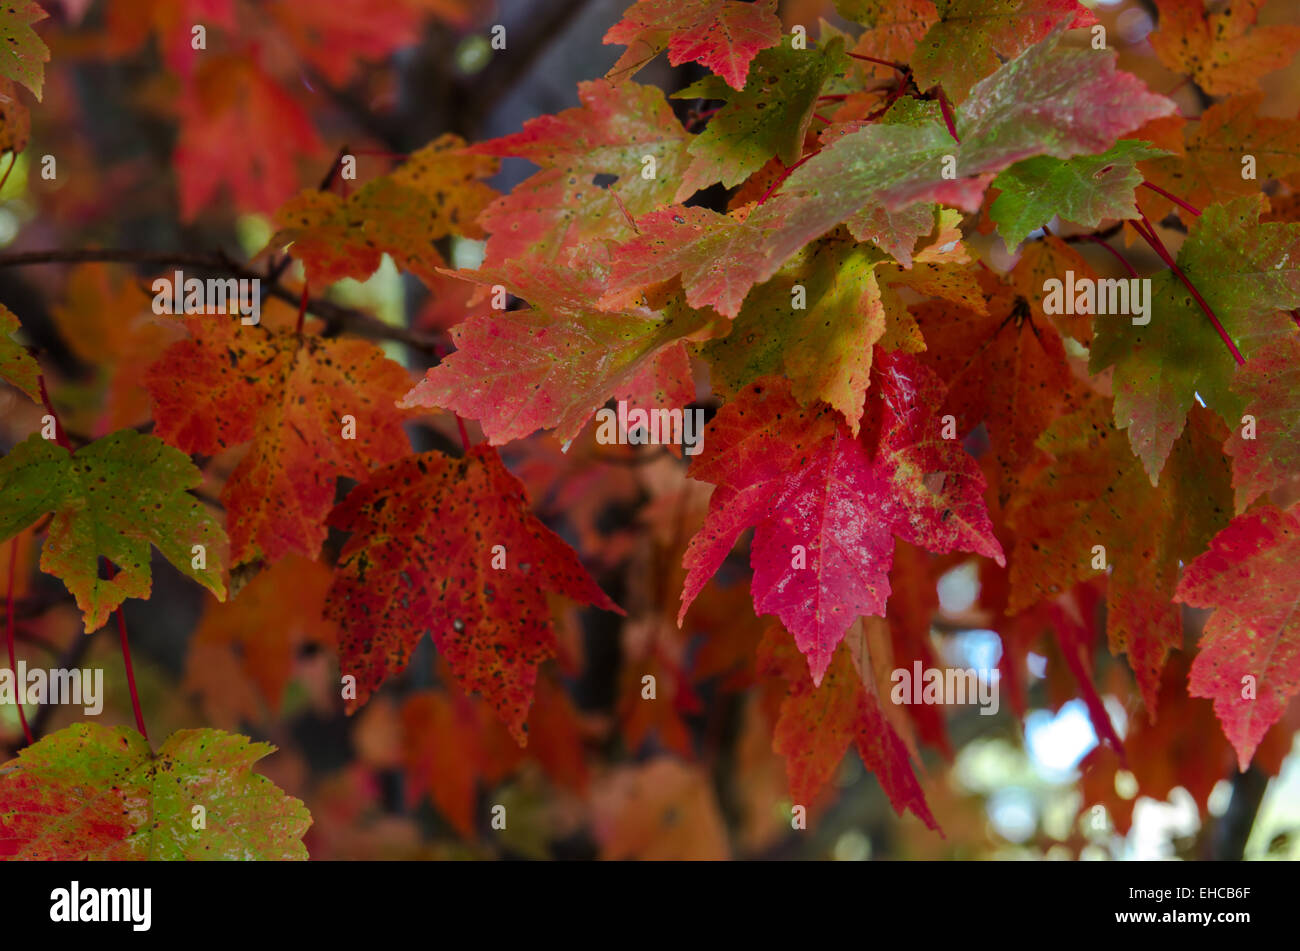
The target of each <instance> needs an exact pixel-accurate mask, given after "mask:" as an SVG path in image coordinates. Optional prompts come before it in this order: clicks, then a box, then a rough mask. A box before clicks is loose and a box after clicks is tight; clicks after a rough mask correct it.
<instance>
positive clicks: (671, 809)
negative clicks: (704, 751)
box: [591, 757, 731, 862]
mask: <svg viewBox="0 0 1300 951" xmlns="http://www.w3.org/2000/svg"><path fill="white" fill-rule="evenodd" d="M591 805H592V812H593V816H592V826H593V831H594V832H595V835H596V839H597V841H598V842H599V843H600V857H601V858H602V859H604V860H606V861H611V862H617V861H625V860H627V859H639V860H642V861H720V860H722V859H726V858H729V857H730V851H731V848H730V845H729V844H728V842H727V825H726V823H725V822H724V821H723V818H722V811H721V810H720V809H719V808H718V802H717V797H716V796H715V795H714V793H713V788H712V786H711V784H710V782H709V774H708V772H707V771H705V770H704V769H703V768H702V767H699V766H691V765H688V764H686V763H682V762H680V761H678V760H674V759H668V758H667V757H660V758H658V759H653V760H650V761H649V762H645V763H638V764H636V765H634V766H622V767H619V768H618V769H615V770H611V771H610V772H609V773H608V774H607V775H606V776H604V777H603V778H602V780H601V782H600V783H599V784H598V785H597V786H596V788H594V789H593V790H592V797H591Z"/></svg>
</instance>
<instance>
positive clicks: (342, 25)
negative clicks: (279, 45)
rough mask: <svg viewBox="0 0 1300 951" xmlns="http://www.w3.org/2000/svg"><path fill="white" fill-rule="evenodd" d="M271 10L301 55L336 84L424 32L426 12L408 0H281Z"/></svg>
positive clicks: (342, 82) (341, 83) (346, 80)
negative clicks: (420, 13)
mask: <svg viewBox="0 0 1300 951" xmlns="http://www.w3.org/2000/svg"><path fill="white" fill-rule="evenodd" d="M268 12H269V13H270V16H271V19H272V21H273V22H274V23H276V24H277V25H278V26H279V27H280V28H281V29H282V30H283V31H284V33H285V35H286V36H287V37H288V38H289V40H290V41H291V42H292V43H293V45H294V47H295V48H296V49H297V51H298V54H299V56H301V57H302V59H303V60H304V61H305V62H307V63H310V64H311V65H312V66H313V67H315V68H316V69H317V70H318V71H319V72H320V74H321V75H322V76H324V77H325V78H326V79H327V80H329V82H331V83H332V84H334V85H335V86H344V85H346V84H347V82H348V80H349V79H351V78H352V76H353V75H354V74H355V73H356V72H357V71H358V70H359V69H360V67H361V66H362V63H363V62H364V61H365V60H372V61H376V60H383V59H386V58H387V57H388V56H389V55H390V54H392V53H393V51H394V50H397V49H400V48H401V47H404V46H411V45H413V44H414V43H415V42H416V40H418V39H419V36H420V26H421V23H420V18H419V16H418V15H417V13H416V11H415V10H414V9H413V8H412V7H411V6H410V5H409V4H408V3H406V2H404V0H398V2H394V0H331V2H330V3H326V4H321V3H316V2H314V0H281V2H280V3H276V4H274V5H272V6H271V8H270V10H269V11H268Z"/></svg>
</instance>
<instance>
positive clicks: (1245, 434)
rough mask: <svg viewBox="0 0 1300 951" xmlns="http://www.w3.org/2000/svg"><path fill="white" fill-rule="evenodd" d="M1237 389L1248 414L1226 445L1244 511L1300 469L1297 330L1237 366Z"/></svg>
mask: <svg viewBox="0 0 1300 951" xmlns="http://www.w3.org/2000/svg"><path fill="white" fill-rule="evenodd" d="M1232 391H1233V394H1234V395H1236V396H1238V397H1240V398H1241V401H1242V403H1243V404H1244V405H1243V408H1244V410H1245V414H1244V415H1243V416H1242V418H1241V420H1240V421H1239V422H1238V423H1236V424H1233V425H1232V427H1231V428H1232V434H1231V435H1230V436H1229V437H1228V441H1227V443H1225V444H1224V447H1223V448H1224V451H1225V452H1227V453H1228V455H1230V456H1232V457H1233V459H1232V485H1233V488H1234V489H1236V506H1237V511H1238V512H1242V511H1244V510H1245V509H1246V506H1248V505H1250V503H1251V502H1254V501H1255V499H1257V498H1259V496H1260V495H1261V494H1262V493H1264V492H1267V491H1268V490H1269V489H1273V488H1276V487H1278V486H1281V485H1284V484H1285V483H1287V482H1289V481H1290V480H1292V479H1294V478H1295V473H1296V471H1297V470H1298V469H1300V338H1297V336H1296V334H1295V333H1294V332H1292V333H1289V334H1287V335H1285V336H1283V337H1281V339H1279V340H1276V341H1274V342H1272V343H1271V344H1270V345H1269V346H1267V347H1264V348H1262V349H1261V350H1260V351H1259V352H1258V353H1256V354H1255V355H1254V356H1252V357H1251V359H1250V360H1249V361H1247V363H1246V365H1245V366H1243V367H1241V368H1239V369H1238V370H1237V373H1236V375H1235V376H1234V377H1233V380H1232Z"/></svg>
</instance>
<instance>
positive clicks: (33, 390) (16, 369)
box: [0, 304, 41, 403]
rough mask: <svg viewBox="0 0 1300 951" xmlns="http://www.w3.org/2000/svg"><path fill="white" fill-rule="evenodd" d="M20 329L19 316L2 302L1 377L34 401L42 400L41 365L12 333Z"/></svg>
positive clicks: (0, 329)
mask: <svg viewBox="0 0 1300 951" xmlns="http://www.w3.org/2000/svg"><path fill="white" fill-rule="evenodd" d="M16 330H18V318H17V317H15V316H14V314H13V312H12V311H10V310H9V308H8V307H6V306H4V304H0V379H4V380H8V381H9V382H10V383H12V384H13V385H14V386H16V387H18V389H20V390H22V391H23V392H24V393H26V394H27V395H28V396H29V397H31V400H32V402H33V403H39V402H40V401H41V384H40V377H41V367H40V364H38V363H37V362H36V360H35V359H34V358H33V357H32V355H31V354H30V353H28V352H27V349H26V348H25V347H23V346H22V345H21V344H20V343H18V341H16V340H14V339H13V337H12V336H11V334H13V333H14V332H15V331H16Z"/></svg>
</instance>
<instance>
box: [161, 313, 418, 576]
mask: <svg viewBox="0 0 1300 951" xmlns="http://www.w3.org/2000/svg"><path fill="white" fill-rule="evenodd" d="M189 330H190V334H191V339H189V340H182V341H180V342H178V343H175V344H173V345H172V346H171V347H169V348H168V349H167V350H166V352H165V353H164V354H163V355H162V357H161V358H160V359H159V360H158V362H157V363H155V364H153V365H152V366H151V367H149V369H148V370H147V371H146V372H145V375H144V385H145V387H146V388H147V389H148V391H149V395H150V397H151V398H152V400H153V405H154V418H155V420H156V423H157V425H156V429H155V431H156V432H157V433H158V435H159V436H160V437H162V438H163V439H165V440H167V441H168V442H169V443H171V444H172V445H174V446H176V447H177V448H179V449H182V450H184V451H185V452H191V453H202V454H204V455H213V454H215V453H217V452H219V451H222V450H225V449H229V448H231V447H234V446H238V445H240V444H242V443H250V444H251V445H250V446H249V450H248V452H247V454H246V455H244V457H243V459H241V460H240V462H239V465H238V466H236V468H235V470H234V472H232V473H231V475H230V477H229V478H228V479H227V480H226V483H225V485H224V486H223V487H222V490H221V499H222V502H223V503H224V504H225V506H226V518H227V525H228V528H229V530H230V533H231V539H230V544H231V559H232V563H233V564H235V565H242V564H245V563H247V562H250V561H255V560H257V559H258V558H264V559H266V560H268V561H276V560H278V559H280V558H282V557H284V556H285V555H287V554H289V553H291V552H297V553H299V554H302V555H306V556H307V557H308V558H314V557H316V555H317V553H318V552H319V551H320V546H321V543H322V542H323V541H324V540H325V535H326V529H325V526H324V524H322V523H323V521H324V518H325V515H326V514H327V513H328V512H329V510H330V507H331V506H332V505H333V504H334V497H335V479H336V478H337V477H338V476H347V477H349V478H352V479H358V480H360V479H364V478H365V477H366V475H367V473H369V471H370V470H371V468H372V467H374V466H376V465H379V464H383V463H385V462H390V461H392V460H394V459H397V458H399V457H401V456H402V455H404V454H405V453H406V452H407V451H408V448H409V443H408V441H407V438H406V434H405V432H404V431H403V430H402V420H403V418H404V415H405V414H404V413H402V412H401V411H400V410H399V409H397V407H396V405H395V404H396V401H397V399H398V398H399V397H400V396H401V394H402V393H403V392H405V391H406V389H407V388H408V387H409V385H410V378H409V377H408V376H407V373H406V371H405V370H404V369H402V367H400V366H399V365H398V364H396V363H393V362H392V361H391V360H388V359H386V358H385V357H384V354H383V351H381V350H380V349H379V348H378V347H376V346H375V345H374V344H372V343H369V342H367V341H364V340H355V339H332V338H323V337H317V336H312V335H300V334H296V333H274V332H272V331H269V330H267V329H266V328H264V327H262V326H260V325H256V326H241V325H240V324H239V323H238V322H236V321H233V320H228V319H224V318H220V319H211V318H198V319H196V320H194V321H191V322H190V327H189ZM213 407H219V408H220V411H219V412H218V411H214V410H213V409H212V408H213ZM346 417H351V419H352V423H353V424H354V426H355V429H354V430H353V434H354V438H348V437H346V436H345V430H346V429H347V428H348V427H349V422H348V419H347V418H346Z"/></svg>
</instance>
